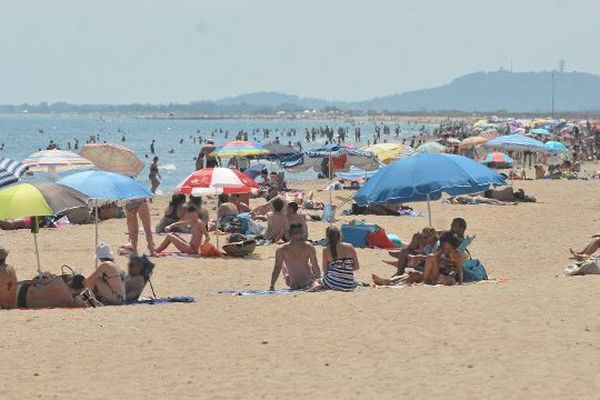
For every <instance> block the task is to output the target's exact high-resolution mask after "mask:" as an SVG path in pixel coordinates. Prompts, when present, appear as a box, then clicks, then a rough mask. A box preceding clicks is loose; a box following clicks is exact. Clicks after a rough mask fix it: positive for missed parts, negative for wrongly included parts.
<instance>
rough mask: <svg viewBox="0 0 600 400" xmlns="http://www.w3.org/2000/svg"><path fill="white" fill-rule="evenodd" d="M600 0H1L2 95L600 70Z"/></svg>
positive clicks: (367, 83)
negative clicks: (561, 65) (563, 63)
mask: <svg viewBox="0 0 600 400" xmlns="http://www.w3.org/2000/svg"><path fill="white" fill-rule="evenodd" d="M599 20H600V2H598V1H595V0H571V1H557V0H556V1H555V0H539V1H533V0H506V1H486V0H472V1H467V0H430V1H427V0H414V1H412V0H387V1H383V0H382V1H377V0H364V1H355V0H314V1H313V0H296V1H287V0H237V1H234V0H196V1H192V0H143V1H142V0H102V1H96V0H48V1H43V0H39V1H30V0H1V9H0V103H2V104H6V103H22V102H31V103H33V102H40V101H48V102H54V101H68V102H73V103H91V102H96V103H127V102H144V103H159V102H162V103H165V102H187V101H192V100H199V99H215V98H220V97H223V96H230V95H236V94H241V93H247V92H252V91H271V90H273V91H282V92H286V93H290V94H298V95H301V96H311V97H324V98H328V99H336V100H359V99H369V98H372V97H375V96H381V95H387V94H392V93H395V92H402V91H405V90H411V89H420V88H424V87H430V86H435V85H439V84H443V83H446V82H449V81H450V80H451V79H453V78H454V77H456V76H459V75H462V74H465V73H468V72H474V71H479V70H496V69H498V67H499V66H501V65H502V66H504V67H506V68H509V67H510V62H511V59H512V62H513V68H514V70H515V71H522V70H550V69H553V68H556V67H557V65H558V62H559V60H560V59H562V58H564V59H565V60H566V61H567V69H568V70H578V71H585V72H592V73H599V74H600V52H599V50H598V45H597V42H598V39H600V23H599V22H598V21H599Z"/></svg>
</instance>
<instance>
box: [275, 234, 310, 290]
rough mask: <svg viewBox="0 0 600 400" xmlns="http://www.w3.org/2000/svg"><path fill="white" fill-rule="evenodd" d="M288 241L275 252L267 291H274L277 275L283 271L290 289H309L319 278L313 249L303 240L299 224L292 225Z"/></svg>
mask: <svg viewBox="0 0 600 400" xmlns="http://www.w3.org/2000/svg"><path fill="white" fill-rule="evenodd" d="M289 235H290V241H289V243H286V244H284V245H283V246H281V247H280V248H279V249H277V251H276V252H275V265H274V267H273V273H272V274H271V286H270V287H269V290H275V284H276V283H277V280H278V279H279V274H280V273H281V271H282V270H283V276H284V278H285V283H286V285H288V286H289V287H290V289H311V288H314V287H316V286H317V285H318V283H319V279H320V278H321V270H320V269H319V261H318V260H317V251H316V250H315V247H314V246H313V245H312V244H310V243H309V242H307V241H306V240H305V236H304V229H303V228H302V225H301V224H292V225H291V226H290V229H289Z"/></svg>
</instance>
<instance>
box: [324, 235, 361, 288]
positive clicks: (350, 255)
mask: <svg viewBox="0 0 600 400" xmlns="http://www.w3.org/2000/svg"><path fill="white" fill-rule="evenodd" d="M325 234H326V236H327V241H328V244H327V247H325V248H324V249H323V278H322V279H321V286H322V287H323V288H325V289H332V290H339V291H343V292H349V291H351V290H354V288H355V287H356V282H355V281H354V271H358V270H359V269H360V264H359V262H358V256H357V255H356V251H355V250H354V247H353V246H352V245H351V244H348V243H344V242H341V235H340V231H339V230H338V228H336V227H335V226H330V227H328V228H327V230H326V231H325Z"/></svg>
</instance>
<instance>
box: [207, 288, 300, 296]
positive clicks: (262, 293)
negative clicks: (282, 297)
mask: <svg viewBox="0 0 600 400" xmlns="http://www.w3.org/2000/svg"><path fill="white" fill-rule="evenodd" d="M307 292H308V291H307V290H300V289H276V290H265V289H247V290H219V291H218V292H217V294H224V295H228V296H269V295H271V296H272V295H279V294H297V293H307Z"/></svg>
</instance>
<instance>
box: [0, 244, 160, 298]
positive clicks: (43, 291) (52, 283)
mask: <svg viewBox="0 0 600 400" xmlns="http://www.w3.org/2000/svg"><path fill="white" fill-rule="evenodd" d="M97 257H98V258H99V259H100V260H101V261H102V264H101V265H100V266H99V268H98V269H97V270H96V271H94V273H92V274H91V275H90V276H89V277H88V278H87V279H86V278H85V277H84V276H82V275H79V274H75V273H68V274H66V273H63V274H61V275H54V274H51V273H48V272H45V273H43V274H40V275H39V276H36V277H34V278H33V279H31V280H26V281H20V282H19V281H18V279H17V274H16V272H15V269H14V268H13V267H12V266H10V265H8V264H7V258H8V252H7V251H6V250H4V249H2V248H0V308H2V309H13V308H57V307H96V306H101V305H119V304H123V303H124V302H126V301H134V300H137V299H138V298H139V296H140V295H141V294H142V292H143V290H144V287H145V286H146V283H147V282H148V280H149V279H150V275H151V274H152V269H153V267H154V265H153V264H152V263H150V262H149V261H148V259H147V258H145V257H137V256H134V257H131V259H130V261H129V275H127V276H126V275H124V274H123V273H122V272H121V270H120V269H119V268H118V267H117V265H116V264H115V263H114V258H113V256H112V252H111V251H110V248H109V247H108V246H107V245H104V244H101V245H100V246H98V249H97Z"/></svg>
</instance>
